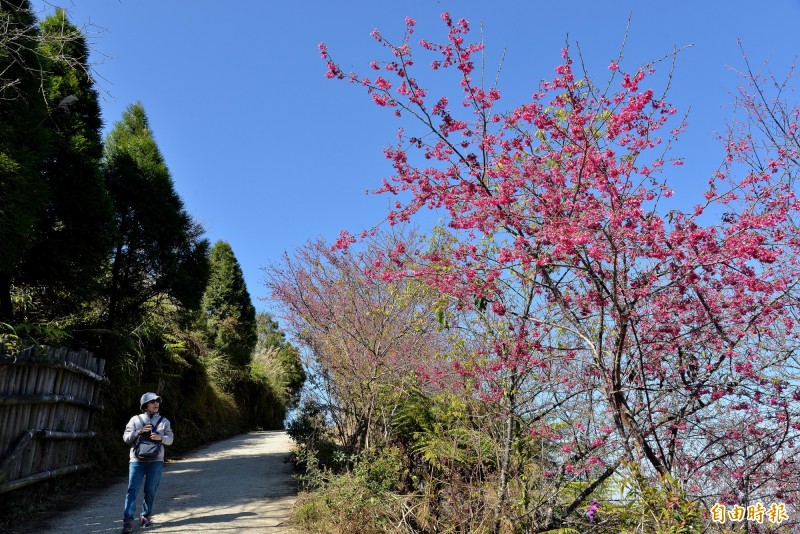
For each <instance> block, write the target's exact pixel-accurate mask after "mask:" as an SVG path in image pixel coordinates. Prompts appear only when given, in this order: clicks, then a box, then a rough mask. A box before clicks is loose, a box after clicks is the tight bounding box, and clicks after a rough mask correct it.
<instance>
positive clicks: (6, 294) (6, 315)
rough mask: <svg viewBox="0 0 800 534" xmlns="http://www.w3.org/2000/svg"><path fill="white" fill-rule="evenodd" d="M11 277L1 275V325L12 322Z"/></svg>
mask: <svg viewBox="0 0 800 534" xmlns="http://www.w3.org/2000/svg"><path fill="white" fill-rule="evenodd" d="M11 312H12V310H11V275H10V274H9V273H0V323H7V322H9V321H11V317H12V315H11Z"/></svg>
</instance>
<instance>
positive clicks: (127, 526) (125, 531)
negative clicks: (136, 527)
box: [122, 519, 133, 534]
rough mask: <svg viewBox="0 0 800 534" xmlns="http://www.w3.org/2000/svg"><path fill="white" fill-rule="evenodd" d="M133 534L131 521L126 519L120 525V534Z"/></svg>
mask: <svg viewBox="0 0 800 534" xmlns="http://www.w3.org/2000/svg"><path fill="white" fill-rule="evenodd" d="M131 532H133V519H126V520H125V521H124V522H123V523H122V534H129V533H131Z"/></svg>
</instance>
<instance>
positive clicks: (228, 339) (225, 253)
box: [203, 241, 256, 367]
mask: <svg viewBox="0 0 800 534" xmlns="http://www.w3.org/2000/svg"><path fill="white" fill-rule="evenodd" d="M210 264H211V276H210V278H209V281H208V286H207V287H206V291H205V294H204V295H203V311H204V312H205V319H206V332H207V336H208V344H209V348H210V349H211V351H212V352H213V353H214V354H215V355H217V356H220V357H222V358H224V359H225V360H227V361H228V362H229V363H230V364H231V365H232V366H234V367H245V366H246V365H247V364H248V363H250V359H251V356H252V353H253V349H254V348H255V346H256V311H255V308H254V307H253V304H252V302H251V300H250V293H248V292H247V286H246V284H245V281H244V276H243V275H242V268H241V267H240V266H239V262H238V261H237V260H236V256H234V254H233V249H231V246H230V245H229V244H228V243H226V242H225V241H217V243H216V244H215V245H214V247H213V248H212V249H211V256H210Z"/></svg>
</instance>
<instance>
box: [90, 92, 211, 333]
mask: <svg viewBox="0 0 800 534" xmlns="http://www.w3.org/2000/svg"><path fill="white" fill-rule="evenodd" d="M103 173H104V177H105V182H106V187H107V188H108V191H109V193H110V194H111V198H112V202H113V206H114V219H115V220H114V235H113V247H112V253H111V267H110V273H108V276H109V285H108V287H109V289H108V312H107V320H106V322H107V326H108V327H109V328H112V329H113V328H115V327H117V326H121V325H122V324H134V323H135V322H136V321H137V320H138V318H139V317H140V316H141V313H142V312H143V306H144V305H145V303H147V302H148V301H150V300H152V299H153V298H156V297H169V298H171V299H172V300H174V301H175V302H176V303H178V304H180V305H182V306H184V307H185V308H187V309H198V308H199V305H200V300H201V298H202V295H203V290H204V288H205V287H206V282H207V281H208V245H209V244H208V240H206V239H204V238H203V237H202V235H203V228H202V227H201V226H200V225H199V224H197V223H195V222H194V221H193V220H192V218H191V216H190V215H189V214H188V213H187V212H186V210H185V209H184V206H183V201H182V200H181V198H180V197H179V196H178V194H177V193H176V192H175V189H174V186H173V182H172V177H171V176H170V172H169V169H168V168H167V165H166V163H165V161H164V158H163V156H162V155H161V152H160V150H159V148H158V146H157V144H156V142H155V139H153V135H152V132H151V130H150V125H149V122H148V119H147V115H146V114H145V111H144V108H143V107H142V105H141V104H140V103H135V104H133V105H131V106H130V107H129V108H128V109H127V110H126V111H125V113H123V116H122V119H121V120H120V121H119V122H117V123H116V124H115V125H114V128H113V129H112V131H111V132H110V133H109V135H108V137H107V139H106V145H105V155H104V161H103Z"/></svg>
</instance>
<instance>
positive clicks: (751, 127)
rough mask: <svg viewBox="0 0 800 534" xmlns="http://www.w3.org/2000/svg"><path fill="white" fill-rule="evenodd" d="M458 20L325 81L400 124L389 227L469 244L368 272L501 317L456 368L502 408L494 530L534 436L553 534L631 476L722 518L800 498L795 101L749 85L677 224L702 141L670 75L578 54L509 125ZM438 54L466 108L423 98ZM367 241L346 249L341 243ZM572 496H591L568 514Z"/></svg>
mask: <svg viewBox="0 0 800 534" xmlns="http://www.w3.org/2000/svg"><path fill="white" fill-rule="evenodd" d="M442 18H443V20H444V23H445V25H446V27H447V31H448V35H447V39H446V41H445V42H443V43H434V42H431V41H428V40H424V39H423V40H420V41H419V42H418V43H416V44H415V43H413V42H412V36H413V34H414V26H415V24H414V21H413V20H411V19H407V21H406V32H405V34H404V37H403V39H402V40H401V41H400V42H399V43H393V42H390V41H389V40H387V39H386V38H384V36H383V35H382V34H381V33H380V32H378V31H377V30H376V31H375V32H374V33H373V37H374V38H375V39H376V40H377V41H378V43H380V44H381V45H382V46H383V47H384V49H385V50H386V51H388V57H387V59H386V60H384V61H374V62H372V63H371V65H370V67H371V68H372V69H373V71H374V74H371V75H370V76H363V75H359V74H356V73H347V72H345V71H343V70H342V69H341V68H340V67H339V66H338V64H337V63H336V62H335V61H334V60H333V58H332V57H331V55H330V54H329V52H328V50H327V48H326V47H325V45H320V51H321V54H322V57H323V58H324V60H325V61H326V62H327V66H328V71H327V76H328V77H329V78H337V79H342V80H349V81H350V82H352V83H353V84H355V85H357V86H361V87H363V88H365V89H366V91H367V93H368V94H369V95H370V96H371V98H372V100H373V102H374V103H375V104H377V105H378V106H381V107H386V108H389V109H390V110H391V111H392V112H394V114H395V115H397V116H398V117H399V118H400V120H401V121H403V128H402V129H401V130H400V132H399V134H398V141H397V143H396V144H395V145H394V146H392V147H389V148H386V149H385V154H386V157H387V158H388V160H389V161H390V162H391V165H392V167H393V174H392V176H390V177H389V178H387V179H385V180H384V181H383V184H382V186H381V187H380V188H378V189H376V193H381V194H387V195H391V196H393V197H395V204H394V206H395V208H394V209H393V210H391V212H390V213H389V220H390V222H392V223H400V222H405V221H414V220H416V218H417V216H418V214H419V213H420V212H421V211H422V210H426V209H432V210H437V211H438V213H439V214H440V215H442V216H443V217H444V218H445V219H446V224H447V227H448V231H449V232H450V233H451V235H452V236H453V238H452V240H451V243H452V244H451V245H449V246H446V247H441V248H439V249H433V250H431V251H430V252H428V253H426V254H425V255H424V256H423V261H422V262H415V263H414V264H410V265H402V264H400V263H399V262H400V261H401V259H402V258H401V257H402V253H399V254H398V259H397V261H395V262H393V263H388V264H381V265H378V266H375V267H374V268H373V273H374V275H375V276H378V275H379V276H382V277H383V278H384V279H396V280H401V279H405V278H409V277H410V278H413V279H416V280H421V281H422V282H424V283H425V284H426V285H428V286H429V287H431V288H435V289H436V290H437V291H439V292H440V293H441V294H442V295H446V296H447V297H448V298H450V299H452V300H453V301H455V302H456V303H457V308H458V309H459V311H460V312H461V313H463V314H464V316H465V317H467V316H470V317H484V318H487V317H490V318H491V319H492V320H491V321H483V322H482V321H478V320H476V321H473V324H474V325H476V328H477V330H478V332H477V333H476V334H477V335H476V336H475V339H476V340H478V341H477V342H476V343H475V344H474V351H473V352H472V353H471V354H468V355H467V354H465V355H463V357H461V358H458V359H457V360H456V361H454V362H453V363H454V366H455V369H456V370H457V371H458V372H459V373H461V375H462V376H463V377H464V378H465V379H467V380H469V381H471V382H472V383H473V384H474V386H475V388H476V395H480V396H481V397H482V398H484V399H486V401H487V402H501V403H502V404H503V405H504V406H505V409H506V417H505V418H504V421H505V423H504V424H506V425H507V428H508V429H509V431H508V433H507V436H508V440H507V445H508V447H507V449H508V450H509V452H508V454H507V455H506V457H505V459H504V461H503V462H501V476H500V478H499V482H498V487H497V494H498V500H497V504H496V506H495V521H496V525H499V523H500V521H501V520H502V519H503V518H506V519H507V518H509V517H510V512H508V508H507V503H506V502H505V500H504V499H505V498H506V496H507V495H508V490H509V484H510V483H511V478H512V475H513V473H512V471H511V466H510V462H509V460H510V458H511V452H510V449H511V445H512V443H513V431H512V430H513V428H514V427H515V425H519V424H524V425H526V432H528V433H529V434H530V435H532V436H535V437H536V438H537V439H541V440H543V441H546V442H547V443H548V449H547V450H548V451H557V452H556V453H555V454H553V453H550V454H549V456H548V458H547V460H548V461H549V462H551V463H552V465H553V466H554V468H553V469H552V470H545V471H543V472H542V474H541V477H542V481H541V482H542V483H543V484H545V485H547V484H550V487H552V488H554V491H556V492H557V493H558V492H562V493H560V494H558V495H553V500H554V501H562V502H566V503H567V504H565V505H564V506H561V507H560V508H559V507H553V506H550V507H549V508H545V507H542V508H536V507H533V506H531V507H530V508H529V509H526V510H523V512H522V514H524V515H528V516H531V515H534V516H536V520H535V521H534V523H535V524H536V525H537V526H536V528H538V529H545V530H546V529H548V528H558V527H560V526H563V525H565V524H566V523H565V521H567V519H568V518H569V517H570V515H571V514H573V513H574V512H575V511H576V510H577V509H578V507H579V506H581V505H582V504H586V505H588V502H589V501H591V500H592V497H591V496H592V495H593V494H594V493H595V492H597V491H598V489H599V488H600V487H602V486H604V485H607V484H608V483H610V482H611V481H612V480H613V477H614V475H615V474H616V473H618V471H619V468H620V465H622V464H623V462H626V461H627V462H636V463H637V464H639V465H640V466H641V469H642V470H643V472H645V473H646V474H649V475H650V476H652V477H653V480H654V481H655V480H658V478H659V477H662V478H663V477H674V479H677V480H678V481H679V482H680V483H681V485H682V487H683V488H685V489H686V491H687V492H688V495H689V496H690V497H691V498H694V499H697V500H700V501H701V502H703V503H705V504H707V505H708V507H709V508H710V506H711V505H713V503H714V502H715V501H718V500H719V501H725V502H732V503H734V502H735V503H737V504H742V505H745V506H746V505H747V504H749V503H751V502H755V501H757V500H769V499H773V500H775V499H778V500H781V501H782V502H787V503H793V502H795V499H796V497H797V495H796V490H797V481H798V472H797V465H796V462H795V460H794V458H795V456H796V447H797V445H798V441H797V438H798V430H800V419H798V400H800V390H799V389H798V385H799V384H798V380H797V379H798V375H797V361H796V356H795V353H796V348H797V340H796V333H797V332H796V329H795V318H794V316H795V313H796V311H797V310H796V306H795V303H796V299H795V292H796V289H795V285H796V283H797V280H798V269H797V261H796V258H797V247H798V244H799V243H800V242H799V241H798V232H797V227H796V224H795V221H796V210H797V208H798V204H797V201H796V199H795V194H794V183H793V176H794V168H795V163H796V156H797V143H796V140H797V137H796V133H795V132H796V121H797V111H796V110H795V109H794V108H791V109H790V108H787V107H785V106H783V105H782V104H781V98H780V97H781V91H782V90H783V86H781V85H774V84H773V85H771V86H770V87H772V88H774V89H775V91H776V92H777V93H778V94H777V95H775V96H776V97H777V99H772V100H771V99H769V98H768V97H767V95H766V91H765V90H764V89H765V88H764V85H763V83H772V82H771V81H770V79H767V80H764V79H763V78H759V77H758V76H757V75H755V74H753V73H752V72H750V71H748V72H746V73H745V74H744V77H745V80H746V81H747V82H749V83H750V84H751V86H750V88H751V90H750V91H748V90H747V89H744V90H743V92H742V93H741V99H740V102H739V103H740V108H741V110H742V111H744V112H745V114H746V119H743V120H744V122H743V123H737V124H734V125H733V127H732V128H731V132H730V135H729V136H727V137H726V138H725V141H726V143H725V150H726V153H725V154H724V160H723V162H722V164H721V166H720V169H719V171H718V172H716V173H715V174H714V175H713V176H710V177H708V188H707V189H706V191H705V192H704V193H703V195H702V196H700V197H699V198H698V200H697V201H696V202H695V205H693V206H690V207H683V208H682V207H680V206H676V205H675V201H674V199H671V197H672V194H673V190H675V189H676V188H678V187H680V186H681V185H682V184H681V183H682V182H684V183H685V182H687V181H688V180H685V179H683V178H684V177H682V176H681V170H682V169H681V164H682V161H681V160H680V159H678V158H675V157H671V151H670V145H671V143H672V141H673V140H674V139H676V138H677V137H678V136H679V135H680V133H681V132H682V130H683V129H684V128H685V127H686V125H685V124H684V122H683V121H682V120H681V119H680V117H679V116H678V114H677V111H676V109H675V108H674V107H673V106H671V105H670V104H669V103H668V102H667V100H666V97H667V95H666V90H664V91H661V92H658V91H655V90H653V89H649V88H646V84H647V83H648V81H649V80H650V79H652V75H653V74H654V73H655V72H656V67H658V66H659V65H660V63H659V62H654V63H653V64H650V65H645V66H643V67H641V68H638V69H635V70H633V71H630V72H627V71H625V70H624V69H623V67H622V66H621V62H620V60H619V59H617V60H615V61H611V62H610V64H609V65H608V68H609V75H608V79H607V81H605V82H604V83H599V82H598V81H597V80H595V79H592V78H590V77H589V76H588V75H587V74H586V73H585V72H584V71H583V70H582V69H580V68H578V65H576V63H575V61H574V57H573V55H572V54H571V53H570V51H569V50H568V49H565V50H563V52H562V61H561V63H560V64H559V65H558V66H557V67H556V69H555V77H554V78H553V79H551V80H548V81H544V82H542V83H541V86H540V89H539V90H538V91H536V92H535V93H534V94H533V95H532V97H531V100H530V102H528V103H525V104H522V105H519V106H516V107H506V108H501V107H500V102H502V101H501V93H500V91H499V89H498V88H497V87H486V86H484V85H483V83H482V82H481V81H480V80H481V79H482V77H477V76H476V66H475V59H474V58H475V55H476V54H480V53H481V52H482V50H483V43H481V42H470V41H469V23H468V22H467V21H465V20H454V19H452V18H451V17H450V15H449V14H444V15H443V16H442ZM426 54H427V55H428V56H430V57H431V59H430V60H429V61H426V62H425V63H427V64H428V65H429V66H430V68H431V69H432V70H434V71H439V70H442V69H455V71H456V72H457V73H458V74H459V77H460V87H459V89H458V91H459V92H458V94H456V95H452V94H448V95H444V96H443V95H432V94H431V92H430V91H429V90H428V89H426V86H425V85H424V82H423V80H422V78H420V77H419V76H421V74H420V75H419V76H418V71H419V70H422V69H424V67H422V68H421V67H420V65H421V64H422V63H423V62H422V61H421V60H420V59H419V58H418V56H419V55H426ZM667 68H668V67H667ZM431 76H433V75H431ZM752 84H754V85H752ZM355 241H356V239H355V238H353V237H352V236H350V234H348V233H346V232H344V233H343V234H342V236H341V237H340V239H339V241H338V242H337V246H339V247H340V248H346V247H347V246H348V245H349V244H351V243H353V242H355ZM398 250H399V249H398ZM463 320H466V319H463ZM481 328H483V330H481ZM553 481H557V482H553ZM574 483H579V485H580V487H581V488H582V489H581V491H580V492H579V493H580V494H579V495H578V497H577V498H573V499H566V500H564V497H563V492H564V491H566V488H571V489H570V491H573V492H574V487H575V485H574ZM600 510H601V511H597V510H595V511H597V514H598V516H601V515H602V505H601V506H600Z"/></svg>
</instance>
